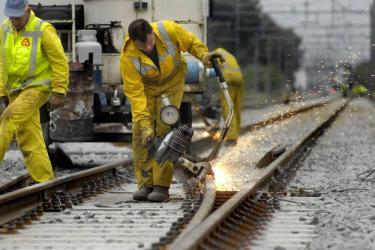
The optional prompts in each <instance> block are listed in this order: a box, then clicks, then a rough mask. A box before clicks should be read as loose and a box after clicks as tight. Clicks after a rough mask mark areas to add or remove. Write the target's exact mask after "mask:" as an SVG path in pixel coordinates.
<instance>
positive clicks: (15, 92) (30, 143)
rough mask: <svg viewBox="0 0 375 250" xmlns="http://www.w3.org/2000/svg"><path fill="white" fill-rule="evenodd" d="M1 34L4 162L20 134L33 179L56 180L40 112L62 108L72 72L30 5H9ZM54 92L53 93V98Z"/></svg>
mask: <svg viewBox="0 0 375 250" xmlns="http://www.w3.org/2000/svg"><path fill="white" fill-rule="evenodd" d="M5 16H8V17H9V18H6V19H5V20H4V22H3V24H2V26H1V29H0V39H1V48H0V51H1V52H0V53H1V56H0V97H1V100H2V101H3V103H4V104H5V106H6V108H5V110H4V112H3V113H2V115H1V117H0V163H1V161H2V160H3V158H4V154H5V152H6V150H7V149H8V146H9V144H10V143H11V141H12V139H13V136H14V135H16V140H17V143H18V145H19V147H20V149H21V151H22V154H23V156H24V158H25V163H26V167H27V169H28V171H29V173H30V176H31V177H32V178H33V179H34V180H35V181H36V182H44V181H48V180H51V179H53V178H54V173H53V169H52V166H51V162H50V160H49V157H48V154H47V150H46V146H45V143H44V139H43V134H42V129H41V125H40V115H39V109H40V108H41V107H42V106H43V105H44V104H45V103H46V102H47V101H48V100H49V108H50V109H55V108H58V107H61V106H63V104H64V95H65V93H66V90H67V87H68V79H69V67H68V62H67V58H66V57H65V54H64V49H63V47H62V44H61V41H60V39H59V37H58V35H57V33H56V30H55V28H54V27H53V26H52V25H51V24H49V23H47V22H45V21H43V20H41V19H39V18H38V17H36V16H35V14H34V12H33V11H32V10H31V7H30V6H29V5H28V1H27V0H7V1H6V3H5ZM51 92H52V94H51Z"/></svg>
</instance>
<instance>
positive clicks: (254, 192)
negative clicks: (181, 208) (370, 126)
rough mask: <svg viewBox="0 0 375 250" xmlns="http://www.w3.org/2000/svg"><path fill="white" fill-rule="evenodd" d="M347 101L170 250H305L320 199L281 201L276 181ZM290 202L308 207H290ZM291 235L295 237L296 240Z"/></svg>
mask: <svg viewBox="0 0 375 250" xmlns="http://www.w3.org/2000/svg"><path fill="white" fill-rule="evenodd" d="M347 103H348V102H343V103H341V104H339V105H338V106H337V108H336V109H334V112H333V113H332V114H330V115H329V116H328V117H327V118H326V119H324V121H322V122H321V123H320V124H319V125H318V126H317V127H316V128H315V129H314V130H313V131H311V133H309V134H308V135H306V136H304V137H303V138H302V139H301V140H299V141H298V142H297V143H295V144H294V145H292V146H291V147H290V148H289V149H287V151H286V152H285V153H284V154H282V155H281V156H280V157H279V158H277V159H275V161H273V162H272V163H271V164H270V165H269V166H267V167H266V168H264V169H261V170H260V171H258V173H256V174H255V175H254V176H253V177H252V179H251V180H249V181H248V183H247V185H245V186H244V187H243V188H242V189H241V190H239V191H238V192H236V193H235V194H233V196H232V197H230V198H229V199H228V200H227V201H226V202H225V203H224V204H222V205H220V206H218V205H216V207H218V208H217V209H216V210H214V211H213V212H212V213H211V214H210V215H208V216H207V217H206V218H205V220H204V223H200V224H198V225H197V226H195V227H194V228H191V227H190V228H188V230H185V231H184V232H182V233H181V234H180V235H179V237H178V238H177V239H176V240H174V241H173V242H171V244H170V245H169V246H168V248H169V249H250V248H251V249H253V248H254V249H275V247H277V240H278V241H282V242H285V241H287V242H290V244H289V245H288V246H289V247H290V249H305V248H306V245H305V244H304V243H307V241H308V240H309V239H311V238H312V237H313V236H314V233H313V229H314V225H315V224H316V223H315V219H314V218H310V212H312V211H314V210H316V209H317V207H314V206H316V205H318V204H319V201H318V200H317V199H314V198H311V197H297V198H288V199H283V198H280V192H281V193H282V191H283V188H281V190H278V189H280V184H278V182H277V179H276V178H277V176H282V177H283V178H285V174H283V173H287V172H288V171H289V168H292V167H293V166H294V164H295V163H296V162H297V161H298V159H299V158H300V157H302V156H303V154H304V152H305V151H306V150H308V148H309V147H311V145H312V144H313V143H314V141H315V140H316V139H317V138H318V137H319V136H320V135H321V134H322V133H323V131H324V130H325V128H327V127H328V126H329V125H330V124H331V123H332V122H333V121H334V119H335V118H336V116H337V115H338V114H339V113H340V112H341V111H342V110H343V109H344V108H345V107H346V105H347ZM275 188H276V190H278V192H277V193H276V195H275V196H270V193H272V192H274V191H272V190H274V189H275ZM284 191H285V190H284ZM219 203H220V204H221V203H222V202H221V201H219ZM286 204H288V205H286ZM290 204H292V206H291V205H290ZM293 204H294V205H295V204H308V205H306V206H305V207H301V206H295V207H293ZM273 216H275V217H278V220H272V217H273ZM300 218H304V219H302V220H300ZM267 226H273V227H274V228H273V229H272V230H273V231H272V230H269V231H268V232H273V233H272V234H271V235H267V236H264V235H262V232H263V230H264V229H265V228H266V227H267ZM276 235H277V237H276ZM294 236H297V239H296V238H295V237H294ZM275 242H276V244H275ZM288 249H289V248H288Z"/></svg>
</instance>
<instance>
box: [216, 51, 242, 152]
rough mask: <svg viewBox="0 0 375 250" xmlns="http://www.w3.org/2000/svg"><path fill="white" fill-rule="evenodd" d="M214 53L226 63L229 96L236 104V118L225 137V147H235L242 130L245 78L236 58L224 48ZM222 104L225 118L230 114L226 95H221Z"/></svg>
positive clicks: (223, 66)
mask: <svg viewBox="0 0 375 250" xmlns="http://www.w3.org/2000/svg"><path fill="white" fill-rule="evenodd" d="M214 52H216V53H219V54H221V55H222V56H223V57H224V58H225V62H223V63H222V64H221V69H222V71H223V75H224V78H225V80H226V82H227V84H228V91H229V95H230V97H231V99H232V101H233V104H234V117H233V120H232V123H231V124H230V126H229V129H228V133H227V135H226V137H225V143H224V145H225V144H226V145H235V144H236V143H237V139H238V136H239V135H240V130H241V110H242V99H243V77H242V73H241V68H240V66H239V65H238V62H237V60H236V58H235V57H234V56H233V55H232V54H231V53H229V52H228V51H226V50H225V49H223V48H217V49H215V50H214ZM220 103H221V106H222V109H223V115H224V117H227V115H228V114H229V108H228V106H227V104H226V101H225V97H224V94H223V93H221V95H220Z"/></svg>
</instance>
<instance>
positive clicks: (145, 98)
mask: <svg viewBox="0 0 375 250" xmlns="http://www.w3.org/2000/svg"><path fill="white" fill-rule="evenodd" d="M181 52H189V53H190V54H192V55H193V56H195V57H196V58H198V59H200V60H202V62H203V63H204V64H205V65H206V66H210V65H211V63H210V60H211V58H212V57H213V56H214V55H217V54H215V53H209V51H208V48H207V47H206V45H204V44H203V43H202V42H201V41H200V40H199V39H198V38H197V37H196V36H195V35H194V34H193V33H191V32H188V31H187V30H185V29H184V28H183V27H182V26H181V25H179V24H177V23H175V22H173V21H167V20H165V21H159V22H155V23H151V24H150V23H148V22H147V21H146V20H144V19H137V20H135V21H133V22H132V23H131V24H130V25H129V28H128V34H127V36H126V37H125V43H124V46H123V49H122V52H121V59H120V63H121V74H122V78H123V81H124V93H125V95H126V96H127V97H128V98H129V101H130V104H131V111H132V115H133V127H132V130H133V131H132V132H133V139H132V147H133V161H134V173H135V177H136V179H137V182H138V188H139V190H138V191H136V192H135V193H134V194H133V199H135V200H140V201H145V200H149V201H153V202H162V201H165V200H167V199H169V187H170V185H171V183H172V177H173V165H172V163H171V162H166V163H165V164H163V166H159V165H158V164H157V163H156V161H154V160H152V159H149V156H148V150H147V143H148V142H150V141H152V139H153V138H154V137H155V136H157V137H162V136H165V135H166V134H167V133H168V132H169V131H170V129H171V128H170V126H167V125H165V124H164V123H162V122H161V120H160V109H161V106H162V104H161V95H162V94H165V95H167V96H168V97H169V100H170V102H171V104H172V105H175V106H176V107H180V104H181V101H182V96H183V91H184V80H185V75H186V72H187V64H186V61H185V59H184V57H183V56H182V55H181Z"/></svg>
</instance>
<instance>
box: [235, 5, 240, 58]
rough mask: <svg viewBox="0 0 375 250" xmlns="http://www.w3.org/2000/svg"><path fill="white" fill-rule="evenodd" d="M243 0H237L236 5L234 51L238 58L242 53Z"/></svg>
mask: <svg viewBox="0 0 375 250" xmlns="http://www.w3.org/2000/svg"><path fill="white" fill-rule="evenodd" d="M240 5H241V0H236V2H235V6H234V12H235V19H234V26H235V28H234V31H235V45H234V51H235V56H236V58H238V57H239V55H240V25H241V6H240Z"/></svg>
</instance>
